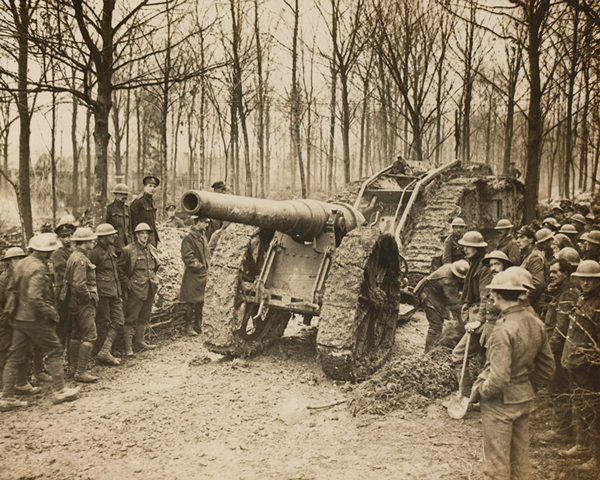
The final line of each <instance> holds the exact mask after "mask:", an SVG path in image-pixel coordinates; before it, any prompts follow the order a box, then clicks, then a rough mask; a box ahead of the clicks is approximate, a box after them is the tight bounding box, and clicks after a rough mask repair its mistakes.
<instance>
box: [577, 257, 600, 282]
mask: <svg viewBox="0 0 600 480" xmlns="http://www.w3.org/2000/svg"><path fill="white" fill-rule="evenodd" d="M571 275H572V276H574V277H583V278H600V263H598V262H596V261H595V260H583V261H582V262H581V263H580V264H579V266H578V267H577V271H576V272H574V273H572V274H571Z"/></svg>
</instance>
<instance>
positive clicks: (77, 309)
mask: <svg viewBox="0 0 600 480" xmlns="http://www.w3.org/2000/svg"><path fill="white" fill-rule="evenodd" d="M96 238H97V237H96V235H94V232H92V230H91V229H90V228H87V227H80V228H78V229H77V230H75V233H74V234H73V238H72V241H73V243H74V244H75V248H74V249H73V253H72V254H71V256H70V257H69V260H68V261H67V269H66V271H65V284H64V286H63V289H62V292H61V294H60V296H61V300H63V301H68V302H69V312H70V315H71V320H72V322H73V333H72V335H71V341H70V342H69V363H70V367H71V373H74V377H73V378H74V380H75V381H76V382H82V383H93V382H95V381H97V380H98V377H96V376H95V375H92V374H91V373H89V371H88V368H89V361H90V357H91V355H92V350H93V348H94V342H95V341H96V339H97V338H98V332H97V330H96V307H97V306H98V287H97V286H96V266H95V265H94V264H93V263H92V262H90V259H89V258H88V254H89V252H90V250H91V249H92V248H93V247H94V240H96Z"/></svg>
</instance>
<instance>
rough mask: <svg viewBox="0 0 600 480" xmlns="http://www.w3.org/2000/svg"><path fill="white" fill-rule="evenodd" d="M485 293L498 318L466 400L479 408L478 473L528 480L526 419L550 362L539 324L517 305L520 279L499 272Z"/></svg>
mask: <svg viewBox="0 0 600 480" xmlns="http://www.w3.org/2000/svg"><path fill="white" fill-rule="evenodd" d="M487 288H488V289H489V290H491V295H490V296H491V299H492V302H493V304H494V305H495V306H496V307H497V308H498V309H499V310H500V312H501V314H500V317H499V318H498V320H497V322H496V328H495V329H494V334H493V335H492V338H491V340H490V345H489V348H488V349H487V355H486V362H485V367H484V369H483V372H481V374H480V375H479V376H478V377H477V380H476V381H475V383H474V385H473V389H472V391H471V398H470V401H471V402H476V401H479V402H480V406H481V422H482V427H483V457H484V463H483V470H484V473H485V476H486V478H511V477H512V478H530V477H531V476H533V469H532V467H531V464H530V462H529V455H528V452H529V419H530V415H531V412H532V409H533V408H532V407H533V401H534V398H535V391H536V389H537V388H539V387H541V386H544V385H545V384H547V383H548V382H549V381H550V380H551V379H552V376H553V375H554V370H555V367H554V359H553V357H552V352H551V351H550V345H549V343H548V336H547V334H546V331H545V329H544V324H543V323H542V322H541V321H540V319H539V318H537V316H536V315H535V314H533V313H532V312H531V311H530V310H528V309H527V308H526V307H524V306H523V305H522V304H521V303H520V301H519V297H520V296H521V295H522V294H523V293H525V292H526V291H527V288H526V287H525V286H524V285H523V283H522V281H521V278H520V276H519V275H518V274H517V273H516V272H514V271H510V270H506V271H504V272H500V273H498V274H497V275H496V276H495V277H494V279H493V280H492V282H491V283H490V284H489V285H488V287H487Z"/></svg>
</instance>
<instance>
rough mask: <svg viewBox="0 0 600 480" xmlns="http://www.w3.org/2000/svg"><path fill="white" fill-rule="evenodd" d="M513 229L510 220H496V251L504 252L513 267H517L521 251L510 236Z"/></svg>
mask: <svg viewBox="0 0 600 480" xmlns="http://www.w3.org/2000/svg"><path fill="white" fill-rule="evenodd" d="M513 227H514V225H513V224H512V223H511V222H510V220H507V219H505V218H503V219H502V220H498V223H497V224H496V226H495V227H494V230H496V231H497V232H498V245H496V250H500V251H501V252H504V253H505V254H506V256H507V257H508V259H509V260H510V262H511V263H512V264H513V265H519V264H520V263H521V250H520V249H519V245H518V244H517V241H516V240H515V237H513V235H512V229H513Z"/></svg>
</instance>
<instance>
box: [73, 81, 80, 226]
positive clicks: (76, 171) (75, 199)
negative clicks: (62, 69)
mask: <svg viewBox="0 0 600 480" xmlns="http://www.w3.org/2000/svg"><path fill="white" fill-rule="evenodd" d="M73 88H75V69H73ZM77 107H78V104H77V97H76V96H75V95H73V101H72V110H71V146H72V149H73V182H72V189H71V190H72V192H71V208H72V211H73V215H75V216H76V217H77V210H78V208H79V147H78V146H77Z"/></svg>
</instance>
